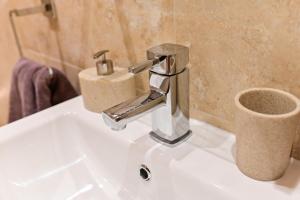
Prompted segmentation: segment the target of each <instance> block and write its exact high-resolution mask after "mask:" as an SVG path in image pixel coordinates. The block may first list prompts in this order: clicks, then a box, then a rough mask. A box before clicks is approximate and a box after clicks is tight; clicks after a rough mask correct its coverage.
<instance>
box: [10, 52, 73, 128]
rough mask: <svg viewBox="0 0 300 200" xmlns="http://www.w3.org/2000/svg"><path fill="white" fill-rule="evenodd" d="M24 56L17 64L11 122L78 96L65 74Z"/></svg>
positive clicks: (12, 82) (13, 86)
mask: <svg viewBox="0 0 300 200" xmlns="http://www.w3.org/2000/svg"><path fill="white" fill-rule="evenodd" d="M51 70H52V75H51V74H50V73H49V68H48V67H45V66H42V65H40V64H37V63H35V62H33V61H31V60H28V59H25V58H22V59H20V60H19V61H18V63H17V64H16V66H15V68H14V70H13V75H12V80H11V89H10V102H9V104H10V109H9V119H8V121H9V122H13V121H16V120H18V119H21V118H23V117H26V116H28V115H31V114H33V113H36V112H38V111H41V110H44V109H46V108H49V107H51V106H53V105H56V104H59V103H61V102H63V101H66V100H68V99H71V98H73V97H75V96H77V95H78V94H77V92H76V91H75V89H74V88H73V87H72V85H71V83H70V82H69V81H68V79H67V78H66V77H65V75H64V74H63V73H62V72H61V71H59V70H57V69H55V68H51Z"/></svg>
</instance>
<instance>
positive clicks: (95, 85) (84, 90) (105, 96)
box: [79, 50, 136, 113]
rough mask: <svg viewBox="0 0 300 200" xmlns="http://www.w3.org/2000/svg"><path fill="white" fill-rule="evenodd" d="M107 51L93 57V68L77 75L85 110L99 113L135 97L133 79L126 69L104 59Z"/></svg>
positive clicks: (99, 52)
mask: <svg viewBox="0 0 300 200" xmlns="http://www.w3.org/2000/svg"><path fill="white" fill-rule="evenodd" d="M108 52H109V51H108V50H101V51H98V52H97V53H95V54H94V55H93V59H94V60H95V66H96V67H91V68H88V69H85V70H83V71H81V72H80V73H79V83H80V89H81V94H82V98H83V103H84V106H85V108H86V109H88V110H90V111H92V112H97V113H100V112H102V111H103V110H105V109H107V108H110V107H111V106H113V105H116V104H119V103H121V102H123V101H126V100H128V99H131V98H133V97H135V96H136V89H135V78H134V76H133V75H132V74H131V73H128V71H127V68H120V67H114V65H113V61H112V60H111V59H107V58H106V53H108Z"/></svg>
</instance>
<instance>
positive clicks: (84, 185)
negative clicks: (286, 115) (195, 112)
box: [0, 97, 300, 200]
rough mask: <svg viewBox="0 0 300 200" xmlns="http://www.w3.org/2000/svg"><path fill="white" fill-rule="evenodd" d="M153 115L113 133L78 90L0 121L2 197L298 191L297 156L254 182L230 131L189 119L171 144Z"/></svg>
mask: <svg viewBox="0 0 300 200" xmlns="http://www.w3.org/2000/svg"><path fill="white" fill-rule="evenodd" d="M150 121H151V120H150V118H149V116H145V117H144V118H141V119H140V120H137V121H135V122H133V123H130V124H128V127H127V128H126V129H124V130H122V131H118V132H115V131H112V130H110V129H109V128H108V127H106V126H105V124H104V122H103V121H102V118H101V117H100V115H99V114H96V113H91V112H89V111H87V110H85V109H84V108H83V106H82V98H81V97H77V98H74V99H72V100H69V101H67V102H65V103H63V104H60V105H58V106H55V107H53V108H50V109H47V110H45V111H42V112H40V113H37V114H35V115H32V116H30V117H27V118H24V119H22V120H19V121H17V122H14V123H12V124H9V125H7V126H5V127H3V128H0V199H5V200H41V199H43V200H96V199H97V200H99V199H101V200H168V199H172V200H199V199H205V200H218V199H222V200H235V199H236V200H237V199H243V200H248V199H249V200H250V199H273V200H277V199H299V198H300V184H299V183H300V172H299V171H300V163H299V162H298V161H293V162H292V163H291V165H290V167H289V169H288V171H287V172H286V174H285V175H284V176H283V177H282V178H281V179H279V180H277V181H274V182H259V181H255V180H252V179H250V178H248V177H246V176H244V175H243V174H242V173H241V172H240V171H239V170H238V169H237V167H236V166H235V164H234V159H233V157H234V156H233V152H234V136H233V135H232V134H230V133H228V132H226V131H223V130H221V129H218V128H216V127H213V126H211V125H209V124H206V123H204V122H200V121H196V120H192V121H191V127H192V131H193V135H192V137H191V138H189V139H188V140H187V141H186V142H184V143H182V144H181V145H178V146H176V147H174V148H170V147H167V146H163V145H161V144H159V143H157V142H155V141H154V140H152V139H151V138H150V137H149V134H148V132H149V131H150V130H151V128H150ZM142 164H143V165H145V166H147V168H148V169H149V170H150V172H151V178H150V180H148V181H146V180H145V179H144V178H145V177H144V178H143V177H141V176H140V168H141V165H142ZM148 175H149V174H148Z"/></svg>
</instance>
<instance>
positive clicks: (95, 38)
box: [0, 0, 300, 130]
mask: <svg viewBox="0 0 300 200" xmlns="http://www.w3.org/2000/svg"><path fill="white" fill-rule="evenodd" d="M55 2H56V6H57V13H58V18H57V20H56V21H55V22H49V21H48V20H47V19H46V18H44V17H42V16H41V15H35V16H30V17H24V18H20V19H17V26H18V32H19V33H20V35H21V39H22V45H23V47H24V49H25V54H26V56H27V57H30V58H32V59H35V60H38V61H40V62H42V63H46V64H51V65H55V66H57V67H59V68H61V69H63V70H65V71H66V73H67V75H68V76H69V77H70V79H71V80H72V81H73V83H74V85H75V86H78V85H77V82H76V74H77V72H78V71H79V70H80V69H82V68H87V67H91V66H93V60H92V58H91V55H92V54H93V52H95V51H97V50H100V49H110V50H111V54H110V56H111V57H112V59H113V60H114V61H115V63H116V65H119V66H121V67H126V66H128V65H129V64H132V63H136V62H138V61H142V60H143V59H144V58H145V51H146V49H147V48H148V47H151V46H153V45H156V44H160V43H164V42H177V43H180V44H184V45H187V46H189V47H190V49H191V55H190V59H191V112H192V116H193V117H196V118H198V119H204V120H206V121H208V122H211V123H213V124H215V125H217V126H220V127H223V128H225V129H229V130H232V120H233V117H234V112H233V111H234V104H233V98H234V95H235V94H236V93H237V92H238V91H239V90H242V89H245V88H248V87H254V86H268V87H275V88H280V89H284V90H286V91H289V92H292V93H294V94H296V95H298V96H299V97H300V79H299V78H298V77H300V39H299V38H300V2H299V1H293V0H266V1H257V0H152V1H148V0H56V1H55ZM38 3H39V0H22V1H21V0H0V26H1V30H2V31H1V32H0V76H1V77H0V110H1V113H0V123H1V122H2V123H3V122H4V121H5V116H6V110H7V103H6V102H7V91H8V85H9V76H10V71H11V67H12V66H13V65H14V63H15V62H16V60H17V59H18V55H17V51H16V48H15V46H14V41H13V38H12V33H11V30H10V28H9V26H8V17H7V12H8V9H11V8H22V7H27V6H32V5H37V4H38ZM8 50H9V51H8ZM142 78H145V76H142V77H138V82H139V88H140V89H141V90H143V89H144V88H145V87H146V85H147V83H145V81H141V79H142Z"/></svg>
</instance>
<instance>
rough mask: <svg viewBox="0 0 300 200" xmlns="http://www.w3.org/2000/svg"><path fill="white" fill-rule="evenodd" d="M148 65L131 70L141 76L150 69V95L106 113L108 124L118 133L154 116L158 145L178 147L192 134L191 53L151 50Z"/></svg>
mask: <svg viewBox="0 0 300 200" xmlns="http://www.w3.org/2000/svg"><path fill="white" fill-rule="evenodd" d="M147 58H148V60H147V61H146V62H143V63H141V64H138V65H134V66H132V67H129V72H131V73H133V74H137V73H139V72H142V71H144V70H147V69H149V82H150V92H149V93H147V94H145V95H142V96H140V97H137V98H136V99H133V100H128V101H126V102H123V103H121V104H119V105H116V106H114V107H112V108H109V109H107V110H105V111H104V112H103V114H102V116H103V119H104V121H105V123H106V124H107V125H108V126H109V127H111V128H112V129H114V130H121V129H124V128H125V127H126V125H127V123H128V122H130V121H133V120H134V119H137V118H138V117H140V116H142V115H144V114H145V113H148V112H152V131H151V132H150V135H151V136H152V138H154V139H155V140H156V141H159V142H162V143H164V144H168V145H174V144H176V143H178V142H180V141H183V140H184V139H186V138H187V137H188V136H189V135H190V134H191V131H190V126H189V69H188V68H187V67H186V65H187V64H188V62H189V49H188V48H187V47H185V46H181V45H177V44H162V45H159V46H156V47H153V48H150V49H149V50H147Z"/></svg>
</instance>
